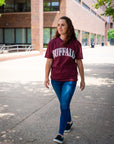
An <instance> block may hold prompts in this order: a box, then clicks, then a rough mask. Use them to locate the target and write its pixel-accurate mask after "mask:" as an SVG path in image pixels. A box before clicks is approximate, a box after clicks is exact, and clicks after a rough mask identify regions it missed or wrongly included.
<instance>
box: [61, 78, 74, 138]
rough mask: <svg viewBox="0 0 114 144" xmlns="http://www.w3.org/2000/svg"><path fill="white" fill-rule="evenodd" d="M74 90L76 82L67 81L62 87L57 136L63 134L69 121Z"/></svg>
mask: <svg viewBox="0 0 114 144" xmlns="http://www.w3.org/2000/svg"><path fill="white" fill-rule="evenodd" d="M75 88H76V82H72V81H67V82H64V83H63V85H62V90H61V98H60V108H61V116H60V125H59V134H62V135H63V134H64V130H65V128H66V125H67V122H68V121H69V120H70V121H71V114H70V102H71V99H72V96H73V94H74V91H75Z"/></svg>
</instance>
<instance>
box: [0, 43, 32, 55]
mask: <svg viewBox="0 0 114 144" xmlns="http://www.w3.org/2000/svg"><path fill="white" fill-rule="evenodd" d="M22 50H24V51H32V50H34V45H5V44H4V45H2V46H1V47H0V54H1V53H4V51H5V52H11V51H16V52H19V51H22Z"/></svg>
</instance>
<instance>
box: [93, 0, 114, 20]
mask: <svg viewBox="0 0 114 144" xmlns="http://www.w3.org/2000/svg"><path fill="white" fill-rule="evenodd" d="M112 1H113V0H97V2H96V3H95V4H94V5H93V6H94V7H95V8H96V9H98V8H99V7H101V6H104V7H105V12H104V13H103V14H101V15H104V16H112V20H113V22H114V8H113V3H112Z"/></svg>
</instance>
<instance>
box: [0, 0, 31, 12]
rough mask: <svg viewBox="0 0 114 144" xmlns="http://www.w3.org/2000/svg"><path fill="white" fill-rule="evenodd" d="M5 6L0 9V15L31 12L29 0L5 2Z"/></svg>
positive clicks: (7, 0)
mask: <svg viewBox="0 0 114 144" xmlns="http://www.w3.org/2000/svg"><path fill="white" fill-rule="evenodd" d="M5 3H6V4H5V5H4V6H2V7H0V12H1V13H3V12H4V13H8V12H28V11H30V10H31V4H30V0H5Z"/></svg>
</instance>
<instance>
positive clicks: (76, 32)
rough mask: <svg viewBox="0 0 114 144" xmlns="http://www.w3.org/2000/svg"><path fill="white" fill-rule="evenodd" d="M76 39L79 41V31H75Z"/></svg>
mask: <svg viewBox="0 0 114 144" xmlns="http://www.w3.org/2000/svg"><path fill="white" fill-rule="evenodd" d="M75 34H76V38H77V39H78V30H75Z"/></svg>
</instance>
